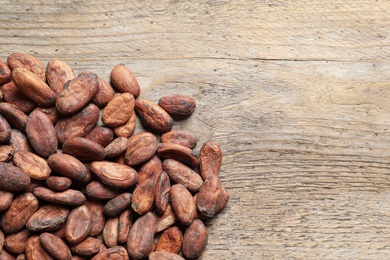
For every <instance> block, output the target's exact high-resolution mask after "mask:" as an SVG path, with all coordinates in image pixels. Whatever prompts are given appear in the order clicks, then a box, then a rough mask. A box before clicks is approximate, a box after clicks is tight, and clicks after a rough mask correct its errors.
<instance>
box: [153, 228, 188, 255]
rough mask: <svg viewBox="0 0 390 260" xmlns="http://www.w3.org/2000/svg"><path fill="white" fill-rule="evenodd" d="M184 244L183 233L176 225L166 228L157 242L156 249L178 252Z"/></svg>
mask: <svg viewBox="0 0 390 260" xmlns="http://www.w3.org/2000/svg"><path fill="white" fill-rule="evenodd" d="M182 244H183V233H182V232H181V230H180V229H179V228H178V227H176V226H174V227H170V228H167V229H166V230H164V232H163V233H162V234H161V236H160V238H159V240H158V243H157V247H156V251H166V252H171V253H174V254H178V253H179V252H180V249H181V246H182Z"/></svg>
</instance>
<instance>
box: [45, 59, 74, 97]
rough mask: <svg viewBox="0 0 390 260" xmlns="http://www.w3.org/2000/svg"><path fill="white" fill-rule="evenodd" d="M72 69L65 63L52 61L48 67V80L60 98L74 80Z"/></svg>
mask: <svg viewBox="0 0 390 260" xmlns="http://www.w3.org/2000/svg"><path fill="white" fill-rule="evenodd" d="M74 77H75V75H74V72H73V70H72V68H71V67H70V66H69V65H68V64H66V63H65V62H63V61H59V60H52V61H49V63H48V64H47V66H46V80H47V84H48V85H49V87H50V88H51V89H52V90H53V91H54V93H55V94H56V95H57V96H58V95H59V94H60V92H61V91H62V87H63V86H64V85H65V83H66V82H67V81H68V80H71V79H74Z"/></svg>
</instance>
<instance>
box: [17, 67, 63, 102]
mask: <svg viewBox="0 0 390 260" xmlns="http://www.w3.org/2000/svg"><path fill="white" fill-rule="evenodd" d="M12 80H13V82H14V83H15V85H16V86H17V87H18V89H19V90H20V91H21V92H22V93H23V94H24V95H26V96H27V97H28V98H30V99H31V100H33V101H35V102H36V103H38V104H39V105H42V106H46V107H49V106H52V105H54V103H55V102H56V95H55V93H54V92H53V90H51V88H50V87H49V86H48V85H47V84H46V83H45V81H44V80H45V79H44V80H42V79H41V78H40V77H39V76H37V75H36V74H34V73H33V72H31V71H29V70H27V69H26V68H16V69H12Z"/></svg>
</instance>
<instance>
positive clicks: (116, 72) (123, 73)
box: [110, 64, 140, 98]
mask: <svg viewBox="0 0 390 260" xmlns="http://www.w3.org/2000/svg"><path fill="white" fill-rule="evenodd" d="M110 78H111V82H112V83H113V85H114V86H115V88H116V89H117V90H118V91H119V92H121V93H125V92H128V93H130V94H132V95H134V98H137V97H138V96H139V94H140V87H139V85H138V81H137V79H136V78H135V76H134V74H133V72H132V71H131V70H130V69H129V68H127V67H126V66H124V65H121V64H119V65H116V66H115V67H114V68H113V69H112V71H111V75H110Z"/></svg>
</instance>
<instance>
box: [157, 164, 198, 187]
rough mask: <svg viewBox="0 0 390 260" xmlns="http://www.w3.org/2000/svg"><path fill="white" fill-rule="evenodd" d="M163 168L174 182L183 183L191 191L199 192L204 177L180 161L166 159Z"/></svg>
mask: <svg viewBox="0 0 390 260" xmlns="http://www.w3.org/2000/svg"><path fill="white" fill-rule="evenodd" d="M163 169H164V171H165V172H166V173H167V174H168V176H169V178H170V179H171V180H172V181H173V182H174V183H180V184H183V185H184V186H185V187H186V188H187V189H188V190H189V191H190V192H198V191H199V189H200V187H201V186H202V183H203V180H202V177H200V175H199V174H198V173H197V172H195V171H194V170H192V169H191V168H189V167H188V166H186V165H184V164H183V163H181V162H179V161H176V160H173V159H166V160H164V162H163Z"/></svg>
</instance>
